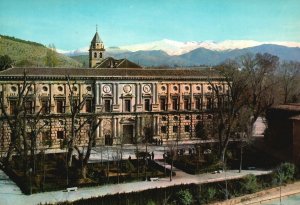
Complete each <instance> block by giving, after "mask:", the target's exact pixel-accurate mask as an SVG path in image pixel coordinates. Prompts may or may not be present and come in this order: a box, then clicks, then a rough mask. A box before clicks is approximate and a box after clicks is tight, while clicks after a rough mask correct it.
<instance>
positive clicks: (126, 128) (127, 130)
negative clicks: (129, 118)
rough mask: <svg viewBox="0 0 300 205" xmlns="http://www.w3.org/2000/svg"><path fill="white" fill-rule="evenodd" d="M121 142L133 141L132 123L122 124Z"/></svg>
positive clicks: (129, 142) (130, 142)
mask: <svg viewBox="0 0 300 205" xmlns="http://www.w3.org/2000/svg"><path fill="white" fill-rule="evenodd" d="M123 143H124V144H132V143H133V125H123Z"/></svg>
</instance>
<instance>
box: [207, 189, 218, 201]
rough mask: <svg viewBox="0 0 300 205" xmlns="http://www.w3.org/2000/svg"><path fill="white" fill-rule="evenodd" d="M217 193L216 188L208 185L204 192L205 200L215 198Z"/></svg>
mask: <svg viewBox="0 0 300 205" xmlns="http://www.w3.org/2000/svg"><path fill="white" fill-rule="evenodd" d="M216 194H217V190H216V188H214V187H209V188H208V189H207V191H206V193H205V194H204V196H205V199H206V202H210V201H212V200H214V199H215V197H216Z"/></svg>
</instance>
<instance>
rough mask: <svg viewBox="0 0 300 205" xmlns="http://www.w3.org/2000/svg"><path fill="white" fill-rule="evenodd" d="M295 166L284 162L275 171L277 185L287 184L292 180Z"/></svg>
mask: <svg viewBox="0 0 300 205" xmlns="http://www.w3.org/2000/svg"><path fill="white" fill-rule="evenodd" d="M294 177H295V165H294V164H291V163H288V162H285V163H282V164H281V165H280V166H279V167H278V168H277V169H276V171H275V180H276V182H277V183H287V182H289V181H292V180H294Z"/></svg>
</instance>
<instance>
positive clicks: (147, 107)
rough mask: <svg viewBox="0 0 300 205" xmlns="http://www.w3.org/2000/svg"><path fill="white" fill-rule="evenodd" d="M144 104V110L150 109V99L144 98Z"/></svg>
mask: <svg viewBox="0 0 300 205" xmlns="http://www.w3.org/2000/svg"><path fill="white" fill-rule="evenodd" d="M144 106H145V111H151V107H150V99H145V101H144Z"/></svg>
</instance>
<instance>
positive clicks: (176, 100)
mask: <svg viewBox="0 0 300 205" xmlns="http://www.w3.org/2000/svg"><path fill="white" fill-rule="evenodd" d="M172 109H173V110H178V99H177V98H173V99H172Z"/></svg>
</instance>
